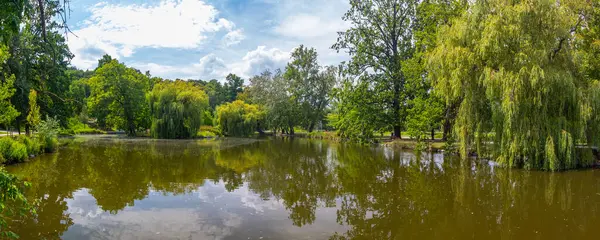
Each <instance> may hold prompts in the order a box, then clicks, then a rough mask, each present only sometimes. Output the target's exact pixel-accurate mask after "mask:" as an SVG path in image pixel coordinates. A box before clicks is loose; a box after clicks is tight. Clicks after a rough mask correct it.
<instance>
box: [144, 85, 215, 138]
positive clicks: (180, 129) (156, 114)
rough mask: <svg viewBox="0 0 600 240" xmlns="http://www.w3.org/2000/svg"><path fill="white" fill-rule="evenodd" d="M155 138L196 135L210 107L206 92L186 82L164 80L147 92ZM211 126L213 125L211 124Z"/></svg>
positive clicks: (152, 131) (190, 136) (152, 130)
mask: <svg viewBox="0 0 600 240" xmlns="http://www.w3.org/2000/svg"><path fill="white" fill-rule="evenodd" d="M148 103H149V104H150V114H151V116H152V127H151V128H150V132H151V134H152V136H153V137H155V138H192V137H195V136H196V134H197V133H198V130H199V129H200V125H201V124H202V122H203V119H202V117H203V116H205V113H204V112H205V109H207V108H208V107H209V105H208V96H207V95H206V93H205V92H204V91H203V90H202V89H200V88H199V87H198V86H195V85H194V84H192V83H189V82H185V81H174V82H172V81H163V82H160V83H158V84H156V85H155V86H154V88H153V89H152V91H151V92H150V93H149V94H148ZM211 125H212V124H211Z"/></svg>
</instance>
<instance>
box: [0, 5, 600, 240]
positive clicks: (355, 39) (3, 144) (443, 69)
mask: <svg viewBox="0 0 600 240" xmlns="http://www.w3.org/2000/svg"><path fill="white" fill-rule="evenodd" d="M68 2H69V1H67V0H57V1H26V0H17V1H3V2H1V3H0V126H2V127H4V128H5V129H6V130H14V131H17V132H19V133H20V132H21V131H24V132H25V133H26V135H27V136H28V137H24V136H23V137H21V136H19V137H17V138H13V137H2V138H0V152H1V156H0V160H1V161H2V162H3V163H13V162H21V161H24V159H26V158H27V157H29V156H31V155H37V154H39V153H41V152H51V151H54V149H55V148H56V145H57V140H56V136H57V134H58V132H59V129H61V130H60V132H61V133H67V134H79V133H103V132H107V131H124V132H125V133H126V134H127V135H129V136H151V137H153V138H195V137H211V136H218V135H225V136H244V137H245V136H251V135H254V134H256V133H259V134H262V133H264V132H267V131H269V132H271V133H282V134H286V135H295V134H296V132H298V129H300V130H302V131H306V132H308V133H307V134H306V135H307V136H312V137H317V138H331V139H342V140H348V141H354V142H361V143H371V142H375V141H377V140H378V139H381V137H378V136H381V135H383V134H384V133H385V134H386V135H388V134H391V135H392V136H393V138H401V136H402V133H403V132H404V133H406V134H408V135H409V136H410V138H411V139H413V140H414V141H415V142H417V143H418V144H417V146H424V145H423V144H425V143H429V141H428V139H430V138H431V139H432V140H433V139H434V138H435V135H436V132H441V137H440V138H438V140H441V141H445V142H447V146H448V148H447V149H454V147H456V152H457V153H458V155H459V156H460V157H461V159H463V160H464V161H466V159H468V157H469V156H471V155H473V154H476V155H477V156H480V157H482V158H486V159H491V160H494V161H496V162H497V163H498V164H500V165H501V166H505V167H508V168H525V169H537V170H547V171H560V170H568V169H576V168H585V167H590V166H592V165H593V164H594V163H595V161H596V159H595V156H594V154H593V149H594V148H595V147H597V146H598V145H599V143H600V3H599V2H598V1H583V0H566V1H559V2H558V1H551V0H514V1H504V0H490V1H466V0H424V1H411V0H349V6H350V8H349V10H348V12H347V13H346V14H344V15H343V16H341V17H342V19H343V20H344V21H346V22H347V23H348V26H349V27H348V29H347V30H345V31H343V32H339V33H338V34H339V37H338V40H337V42H334V43H332V49H335V50H337V51H339V52H345V53H347V54H348V56H349V60H348V61H346V62H343V63H340V64H339V65H337V66H323V65H321V64H319V60H318V53H317V51H316V50H315V49H314V48H311V47H309V46H304V45H300V46H298V47H297V48H295V49H294V50H293V51H292V53H291V54H290V60H289V62H288V64H287V66H286V67H285V68H284V69H267V70H265V71H264V72H262V73H261V74H259V75H257V76H252V77H250V78H249V79H247V80H245V79H243V78H242V77H240V76H238V75H236V74H233V73H232V74H229V75H227V76H226V78H225V79H224V80H221V81H220V80H219V79H210V80H208V79H205V80H200V79H186V80H184V79H176V80H168V79H162V78H160V77H156V76H152V75H151V73H150V72H148V71H147V72H145V73H143V72H141V71H140V70H138V69H135V68H132V67H128V66H126V65H125V63H123V62H119V61H118V60H117V59H113V58H112V57H111V56H109V55H104V56H103V57H102V58H101V59H99V60H98V65H97V67H96V68H95V69H94V70H80V69H76V68H75V67H73V66H71V65H70V59H72V58H73V55H72V54H71V52H70V51H69V49H68V46H67V44H66V40H65V37H66V36H67V35H68V34H67V33H68V28H67V26H66V20H65V18H66V17H67V13H68V12H69V9H68V8H69V7H68V6H69V5H68ZM323 130H326V131H327V132H326V133H325V132H322V131H323ZM0 173H1V174H2V175H1V176H2V178H0V179H2V180H1V181H0V186H2V189H0V190H1V192H3V193H2V194H5V193H6V192H7V191H11V193H10V194H8V195H2V196H6V197H3V198H1V200H2V201H5V198H7V199H23V198H22V196H21V195H19V194H20V191H19V189H22V187H23V186H24V185H23V184H20V183H19V181H18V180H16V178H13V177H12V176H10V175H9V174H7V173H5V172H4V171H3V170H0ZM0 203H1V204H3V202H0ZM0 210H2V209H0ZM0 214H4V213H0ZM0 224H4V222H2V221H0ZM0 226H1V225H0ZM4 233H5V232H4ZM7 234H8V233H7Z"/></svg>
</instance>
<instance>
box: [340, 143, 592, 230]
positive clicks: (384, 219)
mask: <svg viewBox="0 0 600 240" xmlns="http://www.w3.org/2000/svg"><path fill="white" fill-rule="evenodd" d="M337 152H338V153H337V158H338V160H339V162H340V164H339V169H338V170H337V176H338V182H339V185H340V196H341V198H342V203H341V205H340V206H339V209H338V222H339V223H340V224H346V225H349V226H350V230H348V231H347V232H345V233H336V234H335V235H333V236H332V237H331V239H399V238H419V239H431V238H435V239H444V238H457V239H463V238H487V237H489V238H498V237H499V236H500V237H502V238H509V239H510V238H517V237H518V238H539V237H542V238H553V237H555V236H565V237H566V238H569V239H571V238H572V239H581V238H584V237H586V235H587V237H588V238H589V235H590V234H591V232H593V228H594V227H595V226H596V225H597V224H598V223H599V220H600V219H599V215H598V204H597V202H598V200H600V196H598V195H596V193H597V192H598V190H600V189H598V188H599V187H598V184H597V180H596V179H597V173H596V172H595V171H580V172H568V173H546V172H526V171H521V170H510V169H494V168H493V167H492V166H491V165H489V164H488V163H487V162H485V161H480V160H474V161H471V162H467V164H460V163H459V162H460V161H454V160H453V159H452V158H451V157H448V158H447V159H446V160H445V161H444V163H443V164H441V165H439V166H438V165H435V164H433V162H434V161H430V160H428V159H422V161H416V160H414V159H413V161H399V160H400V159H402V158H403V157H401V156H400V157H398V156H388V157H387V158H385V157H382V156H380V154H379V153H378V152H377V151H370V150H367V151H364V152H363V151H361V150H360V149H358V148H338V151H337ZM412 158H414V157H412ZM407 162H408V163H409V164H406V163H407Z"/></svg>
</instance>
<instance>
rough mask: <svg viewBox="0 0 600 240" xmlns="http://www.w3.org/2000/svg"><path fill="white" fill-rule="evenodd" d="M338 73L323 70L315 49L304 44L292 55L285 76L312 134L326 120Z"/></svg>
mask: <svg viewBox="0 0 600 240" xmlns="http://www.w3.org/2000/svg"><path fill="white" fill-rule="evenodd" d="M336 74H337V72H336V69H335V68H334V67H328V68H325V69H321V67H320V66H319V64H318V62H317V51H316V50H315V49H314V48H307V47H304V45H300V47H297V48H295V49H294V51H293V52H292V54H291V59H290V62H289V63H288V64H287V66H286V68H285V73H284V75H283V77H284V79H285V80H286V81H288V82H289V83H288V87H289V89H287V91H289V95H290V98H291V101H292V102H293V104H294V105H297V106H298V107H299V116H297V117H298V118H300V119H302V120H303V121H301V122H300V125H301V126H303V127H304V128H305V129H307V130H308V131H309V132H312V130H313V129H314V128H315V127H316V125H317V124H319V123H321V121H322V120H323V118H324V117H325V108H326V107H327V105H328V103H329V99H330V93H331V89H332V88H333V86H334V84H335V83H336ZM278 90H279V91H281V90H282V89H278Z"/></svg>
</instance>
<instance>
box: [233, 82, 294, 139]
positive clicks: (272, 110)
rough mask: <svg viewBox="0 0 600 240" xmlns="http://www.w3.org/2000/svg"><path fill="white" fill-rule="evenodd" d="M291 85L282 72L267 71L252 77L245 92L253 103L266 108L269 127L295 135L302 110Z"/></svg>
mask: <svg viewBox="0 0 600 240" xmlns="http://www.w3.org/2000/svg"><path fill="white" fill-rule="evenodd" d="M290 83H291V82H290V81H288V80H286V79H285V78H284V77H283V74H282V73H281V71H279V70H277V71H276V72H275V73H272V72H271V71H268V70H267V71H264V72H263V73H262V74H260V75H257V76H254V77H252V78H251V79H250V85H249V86H248V87H247V88H246V90H245V91H246V92H247V95H248V98H249V101H250V102H251V103H254V104H259V105H261V106H263V107H264V110H265V112H266V113H265V115H266V116H265V118H266V119H265V122H266V125H267V127H269V128H270V129H273V130H278V129H279V130H282V131H283V132H287V133H289V134H291V135H293V134H294V127H295V126H297V125H298V124H299V123H300V120H301V109H300V105H299V104H298V101H296V100H295V99H294V98H293V97H292V95H291V93H290V91H289V90H290V89H291V86H290Z"/></svg>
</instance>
